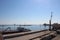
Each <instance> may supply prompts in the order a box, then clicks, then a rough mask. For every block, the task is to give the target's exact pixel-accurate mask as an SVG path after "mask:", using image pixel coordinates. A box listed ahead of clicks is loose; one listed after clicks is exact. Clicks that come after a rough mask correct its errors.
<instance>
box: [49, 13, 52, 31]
mask: <svg viewBox="0 0 60 40" xmlns="http://www.w3.org/2000/svg"><path fill="white" fill-rule="evenodd" d="M51 20H52V12H51V18H50V20H49V30H50V31H51Z"/></svg>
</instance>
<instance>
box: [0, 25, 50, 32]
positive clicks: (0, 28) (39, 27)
mask: <svg viewBox="0 0 60 40" xmlns="http://www.w3.org/2000/svg"><path fill="white" fill-rule="evenodd" d="M18 27H22V28H26V29H30V30H32V31H40V30H46V29H49V26H44V25H31V26H14V25H12V26H10V25H9V26H0V31H5V30H6V29H7V30H6V31H9V30H12V31H17V28H18Z"/></svg>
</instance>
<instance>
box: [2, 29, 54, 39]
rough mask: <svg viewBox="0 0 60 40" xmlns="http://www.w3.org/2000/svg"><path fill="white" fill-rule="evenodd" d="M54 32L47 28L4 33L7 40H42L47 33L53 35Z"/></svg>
mask: <svg viewBox="0 0 60 40" xmlns="http://www.w3.org/2000/svg"><path fill="white" fill-rule="evenodd" d="M51 34H54V32H51V31H48V30H45V31H35V32H34V31H31V32H23V33H14V34H6V35H3V38H4V39H5V40H40V39H41V38H42V37H43V36H45V35H51Z"/></svg>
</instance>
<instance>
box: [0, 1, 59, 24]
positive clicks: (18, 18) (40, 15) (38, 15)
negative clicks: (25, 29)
mask: <svg viewBox="0 0 60 40" xmlns="http://www.w3.org/2000/svg"><path fill="white" fill-rule="evenodd" d="M51 12H53V17H52V23H60V0H0V24H43V23H49V20H50V15H51Z"/></svg>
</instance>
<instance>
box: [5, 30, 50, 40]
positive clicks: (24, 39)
mask: <svg viewBox="0 0 60 40" xmlns="http://www.w3.org/2000/svg"><path fill="white" fill-rule="evenodd" d="M48 33H50V31H43V32H39V33H34V34H29V35H24V36H20V37H15V38H10V39H5V40H29V39H31V38H34V37H37V36H42V35H44V34H48Z"/></svg>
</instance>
